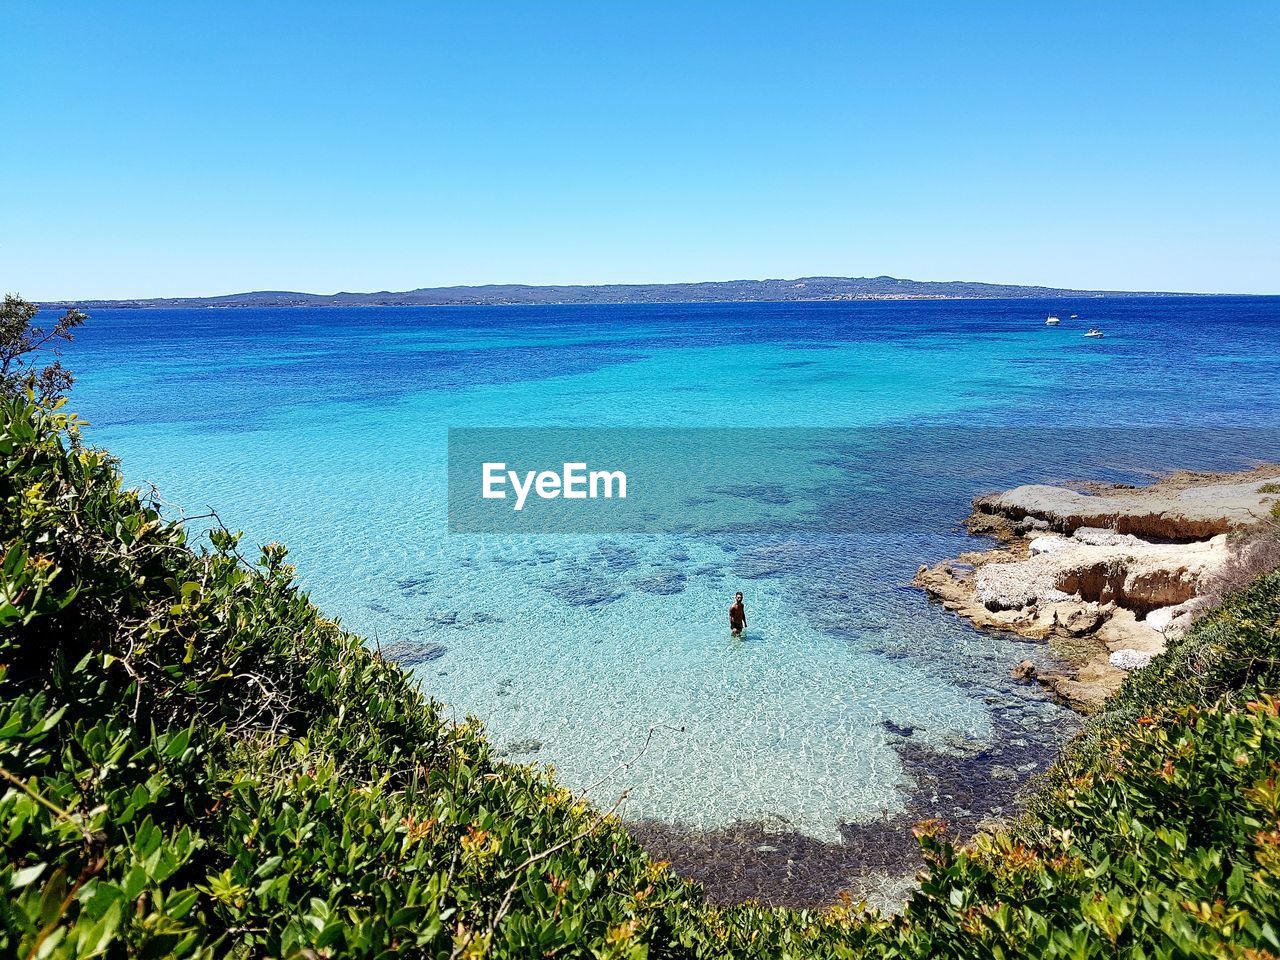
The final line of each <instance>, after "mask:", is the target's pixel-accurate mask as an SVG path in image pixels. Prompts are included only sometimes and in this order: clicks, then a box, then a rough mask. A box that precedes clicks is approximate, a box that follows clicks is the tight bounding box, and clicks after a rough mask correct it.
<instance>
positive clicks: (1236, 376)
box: [68, 298, 1280, 839]
mask: <svg viewBox="0 0 1280 960" xmlns="http://www.w3.org/2000/svg"><path fill="white" fill-rule="evenodd" d="M1050 310H1052V311H1053V312H1056V313H1058V314H1059V315H1061V316H1062V317H1063V318H1064V320H1063V324H1062V326H1061V327H1059V328H1057V329H1054V328H1046V327H1045V326H1044V324H1043V320H1044V317H1045V315H1046V313H1048V312H1049V311H1050ZM1070 313H1079V314H1080V318H1081V319H1080V320H1078V321H1069V320H1067V319H1066V318H1067V316H1068V315H1069V314H1070ZM1087 324H1094V325H1098V326H1101V327H1103V328H1105V330H1106V332H1107V337H1106V338H1105V339H1103V340H1101V341H1090V340H1086V339H1084V338H1083V337H1081V336H1080V334H1081V332H1082V331H1083V329H1084V327H1085V325H1087ZM68 363H69V365H71V366H72V367H73V368H74V369H75V370H76V372H77V373H78V374H79V377H80V381H79V383H78V384H77V386H76V388H75V392H74V402H73V406H74V408H75V409H76V410H77V411H78V412H79V413H80V414H81V415H82V416H83V417H85V418H87V419H88V420H89V421H91V422H92V426H91V428H90V429H89V431H88V434H89V437H90V439H91V440H92V441H93V442H95V443H98V444H101V445H104V446H107V447H109V448H111V449H112V450H113V451H114V452H115V453H116V454H118V455H119V456H120V457H121V458H122V459H123V463H124V469H125V472H126V474H127V476H128V478H129V479H130V480H131V481H132V482H137V483H143V482H149V483H155V484H157V485H158V486H159V488H160V490H161V491H162V493H163V495H164V497H165V498H166V499H167V500H169V501H171V502H173V503H175V504H180V505H182V506H183V507H185V508H186V509H187V510H188V511H189V512H193V513H194V512H201V511H202V510H203V509H204V508H205V506H206V505H212V506H214V507H215V508H216V509H217V510H218V512H219V513H220V514H221V516H222V517H223V518H224V519H225V521H226V522H227V523H228V524H230V525H231V526H233V527H237V528H242V529H244V530H245V531H246V534H247V537H248V539H249V540H250V541H253V542H267V541H270V540H280V541H282V542H284V543H286V544H288V545H289V547H290V549H291V552H292V556H293V559H294V561H295V562H296V563H297V564H298V569H299V576H300V579H301V581H302V583H303V584H304V585H305V587H306V588H307V589H308V590H310V591H311V593H312V596H313V597H314V599H315V600H316V601H317V603H318V604H319V605H320V606H321V607H322V608H323V609H324V610H325V611H326V612H327V613H329V614H330V615H333V616H336V617H339V618H341V619H342V621H343V622H344V623H345V624H346V626H348V627H349V628H351V629H353V630H355V631H357V632H360V633H362V634H364V635H366V636H368V637H370V638H376V642H378V643H380V644H382V645H383V646H388V645H390V644H396V645H397V649H399V650H400V651H402V652H403V651H405V650H406V649H408V650H411V651H414V652H416V656H411V657H410V660H414V661H416V664H417V665H416V666H415V667H414V669H415V670H416V671H417V673H418V675H419V676H420V678H421V681H422V684H423V687H424V688H425V690H426V691H427V692H428V693H429V694H431V695H432V696H433V697H435V698H437V699H439V700H441V701H443V702H444V703H446V704H447V705H448V707H449V709H450V710H451V711H452V712H453V713H454V714H455V715H462V714H467V713H471V714H475V715H477V716H479V717H480V718H482V719H483V720H484V722H485V723H486V725H487V726H488V729H489V731H490V733H491V736H492V738H493V740H494V741H495V743H496V744H497V745H498V746H499V747H500V748H501V749H503V750H504V751H506V753H507V755H508V756H510V757H511V758H512V759H514V760H517V761H520V762H535V761H536V762H544V763H551V764H554V765H555V767H556V768H557V769H558V771H559V772H560V775H561V776H562V777H563V778H564V779H565V781H566V782H567V783H569V784H570V785H572V786H575V787H579V788H581V787H585V786H588V785H590V784H593V783H596V782H597V781H599V780H601V779H602V778H605V777H608V776H609V774H610V772H611V771H615V772H614V775H613V776H612V778H610V779H608V781H607V783H605V784H604V785H602V786H600V787H599V788H597V789H598V791H599V793H600V795H601V797H604V796H605V794H610V795H616V793H617V792H618V791H620V790H621V789H623V788H630V791H631V792H630V796H629V798H628V800H627V802H626V805H625V807H624V808H623V809H624V814H625V815H626V816H628V817H631V818H645V817H651V818H656V819H659V820H662V821H666V822H668V823H673V824H678V825H683V826H687V827H693V828H714V827H720V826H726V825H729V824H732V823H734V822H739V821H759V820H763V821H766V822H768V823H773V824H777V825H779V826H786V827H788V828H790V829H794V830H797V831H801V832H804V833H808V834H810V835H812V836H815V837H820V838H824V839H834V838H836V837H837V836H838V834H837V831H836V828H837V825H838V824H839V823H842V822H857V821H866V820H870V819H874V818H877V817H881V816H884V815H887V814H892V813H895V812H898V811H900V810H902V808H903V803H904V798H905V797H906V796H907V791H908V790H909V788H910V786H911V785H910V783H909V782H908V781H907V780H906V779H905V778H904V774H903V769H902V765H901V762H900V760H899V756H898V754H897V753H896V752H895V750H894V749H893V748H892V746H891V739H890V738H891V736H892V734H891V733H890V727H889V726H888V725H887V724H886V721H888V722H889V724H892V725H897V726H898V727H899V728H901V727H910V728H913V730H914V732H913V733H912V736H913V737H915V738H917V739H919V740H922V741H924V742H925V743H926V744H928V745H930V746H932V747H934V748H936V749H938V750H941V751H944V752H945V751H946V750H949V749H952V748H953V746H954V745H955V744H958V743H960V742H962V741H967V742H969V743H972V742H974V741H979V742H981V741H983V740H984V739H985V738H989V737H991V736H992V731H993V729H994V727H993V718H994V716H995V712H996V711H1006V713H1007V712H1008V711H1013V712H1014V714H1015V715H1016V717H1017V724H1018V726H1019V728H1020V729H1024V730H1025V731H1026V733H1025V736H1027V737H1029V738H1032V739H1035V740H1038V741H1040V742H1042V743H1043V745H1044V750H1045V755H1046V756H1048V755H1049V753H1050V752H1051V751H1052V750H1053V749H1054V748H1055V747H1056V745H1057V744H1058V742H1059V739H1060V738H1061V736H1062V735H1063V732H1064V731H1066V730H1069V729H1070V724H1066V723H1059V722H1058V721H1059V720H1062V719H1064V718H1063V715H1062V713H1061V710H1062V708H1060V707H1058V706H1056V705H1054V704H1052V703H1050V702H1048V701H1047V700H1045V699H1044V698H1043V696H1042V695H1041V694H1040V693H1039V692H1037V691H1036V690H1032V689H1028V688H1023V687H1016V686H1013V685H1012V684H1010V683H1009V681H1008V679H1007V677H1006V676H1005V675H1006V672H1007V670H1008V667H1009V665H1010V664H1011V663H1013V662H1016V661H1017V660H1020V659H1023V658H1025V657H1028V656H1031V657H1032V658H1038V657H1041V656H1043V651H1042V650H1041V649H1040V648H1038V647H1033V646H1029V645H1027V644H1023V643H1019V642H1016V641H1014V640H1012V639H1009V638H1002V637H998V636H987V635H981V634H978V633H976V632H974V631H972V630H970V629H969V628H967V627H966V626H965V625H964V624H963V623H962V622H960V621H959V620H958V619H956V618H954V617H952V616H951V615H948V614H946V613H945V612H944V611H942V610H940V609H939V608H937V607H936V606H933V605H931V604H929V603H928V602H927V601H926V600H925V598H924V597H923V596H921V595H920V594H919V593H918V592H916V591H914V590H913V589H911V588H910V587H909V586H907V584H908V583H909V581H910V579H911V577H912V575H913V573H914V571H915V569H916V567H917V566H918V565H919V564H920V563H921V562H934V561H936V560H938V559H940V558H942V557H944V556H948V555H954V554H955V553H957V552H959V551H961V550H964V549H969V548H972V546H973V544H972V541H968V542H967V541H966V538H965V536H964V535H963V533H962V532H961V531H960V530H959V529H958V527H957V525H958V523H959V522H960V521H961V520H962V518H963V516H964V515H965V513H966V512H967V506H968V502H969V499H970V498H971V497H972V496H973V495H974V494H975V493H978V492H982V491H985V490H989V489H993V488H997V487H1003V486H1008V485H1011V484H1014V483H1018V482H1026V481H1030V480H1061V479H1072V478H1103V479H1129V480H1138V479H1142V478H1144V477H1146V476H1148V475H1149V473H1148V472H1149V471H1151V470H1157V469H1165V468H1170V467H1179V466H1195V467H1240V466H1246V465H1248V464H1249V463H1250V462H1251V461H1253V460H1256V459H1263V458H1265V457H1267V456H1271V457H1276V456H1280V451H1277V450H1275V449H1272V450H1270V451H1266V450H1260V449H1258V446H1259V442H1258V441H1256V439H1250V438H1246V439H1239V438H1237V437H1236V434H1235V433H1233V431H1235V430H1237V429H1238V428H1259V427H1265V428H1270V427H1274V426H1275V425H1276V424H1277V423H1280V397H1278V396H1277V390H1276V386H1277V383H1276V377H1275V371H1276V370H1277V369H1280V367H1278V366H1277V365H1278V364H1280V301H1277V300H1276V299H1261V298H1254V299H1227V298H1214V299H1133V300H1080V301H1074V302H1063V301H1055V302H1044V303H1041V302H1036V301H989V302H975V301H968V302H966V301H958V302H957V301H953V302H914V303H913V302H881V303H847V304H846V303H815V304H799V305H781V304H717V305H691V306H619V307H502V308H497V307H495V308H481V307H476V308H424V309H417V308H392V309H377V308H368V309H361V308H355V309H320V310H313V309H262V310H258V309H253V310H249V309H246V310H203V311H187V310H99V311H96V312H95V314H94V316H93V319H92V320H91V322H90V323H89V325H88V326H86V327H85V329H84V332H83V334H82V335H81V336H80V337H79V338H78V340H77V342H76V344H75V345H74V347H73V349H72V350H71V351H70V352H69V356H68ZM464 425H474V426H480V425H483V426H515V425H568V426H591V427H600V426H684V427H690V426H691V427H708V426H712V427H714V426H723V427H762V428H763V427H815V426H821V427H845V428H849V446H848V447H847V448H844V449H839V450H830V451H825V450H824V451H810V452H809V457H808V458H807V459H806V458H802V463H812V464H815V465H817V464H821V465H822V467H823V469H825V470H828V471H830V472H832V473H833V474H834V475H836V476H837V477H839V478H840V479H839V480H838V481H837V482H834V483H832V484H831V486H830V489H829V491H828V494H829V501H828V502H826V503H824V504H823V506H822V509H823V510H825V511H827V514H828V516H829V517H830V518H832V520H833V522H832V523H831V524H830V526H829V529H828V532H827V533H826V534H822V535H819V534H815V533H812V532H809V533H794V532H789V531H788V530H787V529H785V528H779V529H777V530H766V531H764V532H760V531H756V532H754V533H752V534H750V535H735V534H733V533H732V532H728V533H726V532H724V531H716V532H710V531H709V532H707V533H706V534H705V535H699V534H697V533H694V534H684V535H680V536H649V535H646V536H640V535H621V534H619V535H615V536H607V535H601V536H589V537H588V536H580V537H572V538H566V537H534V536H527V537H519V538H516V537H500V536H484V537H478V536H463V535H448V534H447V533H446V529H445V470H444V466H445V464H444V457H445V431H446V428H447V427H449V426H464ZM1134 425H1144V426H1148V427H1152V428H1154V433H1153V434H1152V435H1151V436H1146V437H1144V438H1143V439H1142V440H1141V441H1140V442H1137V441H1135V440H1134V439H1133V435H1132V433H1131V428H1132V427H1133V426H1134ZM1205 427H1210V428H1213V432H1212V434H1211V436H1213V437H1217V438H1219V440H1220V442H1209V443H1206V442H1205V439H1204V436H1205V434H1204V428H1205ZM1152 436H1154V437H1155V438H1156V439H1155V440H1152V439H1151V437H1152ZM804 468H807V467H803V466H802V469H804ZM735 590H742V591H743V592H744V593H745V594H746V595H747V604H748V611H749V615H750V624H751V625H750V629H749V630H748V632H747V636H746V638H745V640H743V641H737V640H734V639H732V638H731V637H730V636H729V635H728V630H727V626H726V614H725V611H726V608H727V606H728V603H729V601H730V598H731V596H732V594H733V592H734V591H735ZM371 642H374V641H373V639H371ZM406 645H408V646H406ZM651 730H652V731H653V732H652V736H650V731H651ZM646 742H648V744H649V746H648V749H647V750H645V751H643V755H641V756H639V758H638V759H636V755H637V754H638V753H640V752H641V749H642V747H643V746H644V744H645V743H646ZM632 760H634V762H633V763H632V764H631V765H630V766H628V767H625V769H621V770H616V768H618V765H619V764H622V763H626V762H629V761H632Z"/></svg>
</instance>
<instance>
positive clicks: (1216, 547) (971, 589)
mask: <svg viewBox="0 0 1280 960" xmlns="http://www.w3.org/2000/svg"><path fill="white" fill-rule="evenodd" d="M1278 476H1280V468H1277V467H1263V468H1258V469H1256V470H1251V471H1248V472H1246V473H1241V474H1189V473H1181V474H1174V475H1173V476H1170V477H1167V478H1165V479H1164V480H1161V481H1159V482H1157V483H1154V484H1152V485H1151V486H1149V487H1140V488H1138V487H1127V486H1111V487H1102V486H1094V487H1089V488H1084V489H1081V490H1077V489H1071V488H1067V487H1052V486H1044V485H1039V484H1037V485H1031V486H1024V487H1017V488H1016V489H1014V490H1010V491H1008V492H1007V493H1002V494H997V495H994V496H989V497H981V498H979V499H977V500H975V501H974V505H973V507H974V509H973V513H972V515H971V516H970V518H969V529H970V531H971V532H973V533H975V534H979V535H988V536H995V537H997V538H998V539H999V540H1001V541H1002V545H1001V546H1000V547H998V548H996V549H993V550H987V551H979V552H974V553H966V554H964V555H962V556H961V557H959V558H958V559H956V560H948V561H944V562H943V563H940V564H938V565H936V566H934V567H928V566H922V567H921V568H920V570H919V572H918V573H917V575H916V581H915V582H916V584H917V585H918V586H920V587H922V588H923V589H924V590H925V591H927V592H928V593H929V594H930V596H932V597H934V598H935V599H937V600H939V601H940V602H941V603H942V604H943V605H944V606H946V607H947V608H948V609H950V610H953V611H955V612H956V613H958V614H960V615H961V616H963V617H965V618H966V619H968V620H970V621H971V622H972V623H974V624H975V625H976V626H978V627H981V628H985V629H997V630H1008V631H1011V632H1014V633H1017V634H1019V635H1021V636H1023V637H1026V638H1028V639H1031V640H1040V641H1046V642H1049V643H1050V644H1052V645H1053V646H1054V648H1055V650H1056V651H1057V652H1059V654H1060V655H1061V657H1062V658H1063V660H1064V662H1065V664H1066V666H1065V667H1064V668H1063V669H1062V670H1060V671H1056V672H1054V671H1049V672H1044V671H1041V672H1037V671H1036V670H1035V669H1034V668H1030V669H1026V668H1027V667H1029V664H1026V663H1024V664H1019V665H1018V666H1016V667H1015V668H1014V671H1013V672H1014V675H1015V677H1018V678H1019V679H1026V680H1032V679H1034V680H1036V681H1038V682H1040V683H1042V684H1044V685H1045V686H1047V687H1049V688H1051V689H1053V690H1054V691H1055V692H1056V693H1057V694H1058V695H1059V696H1061V697H1062V698H1063V699H1065V700H1067V701H1068V702H1069V703H1071V704H1072V705H1074V706H1076V707H1077V708H1079V709H1082V710H1092V709H1096V708H1097V707H1098V706H1100V705H1101V703H1102V702H1103V701H1104V700H1105V699H1106V697H1107V696H1109V695H1110V694H1111V693H1112V692H1113V691H1114V690H1115V689H1116V688H1117V687H1118V686H1119V684H1120V682H1121V681H1122V680H1123V679H1124V676H1125V674H1126V673H1127V672H1128V671H1130V670H1134V669H1138V668H1140V667H1142V666H1145V664H1146V663H1147V662H1148V661H1149V660H1150V659H1151V658H1152V657H1153V656H1154V655H1155V654H1157V653H1159V652H1161V651H1162V650H1163V649H1164V646H1165V641H1166V639H1167V638H1168V637H1170V636H1173V635H1176V634H1178V633H1180V632H1181V631H1183V630H1185V629H1186V627H1187V626H1188V625H1189V624H1190V622H1191V617H1192V613H1193V610H1194V608H1195V605H1196V599H1197V598H1198V597H1199V596H1200V595H1201V594H1202V593H1203V592H1204V590H1205V588H1206V586H1207V584H1208V583H1209V582H1210V581H1211V579H1212V578H1213V576H1214V575H1215V573H1216V572H1217V571H1218V570H1219V569H1220V568H1221V567H1222V565H1223V564H1224V563H1226V561H1227V560H1228V558H1229V557H1230V555H1231V547H1230V545H1229V537H1228V535H1229V534H1230V533H1232V532H1234V531H1238V530H1241V529H1243V528H1245V527H1248V526H1251V525H1252V524H1254V523H1257V522H1258V521H1259V520H1261V519H1262V518H1263V517H1265V516H1267V514H1268V512H1269V511H1270V509H1271V505H1272V504H1273V503H1274V502H1276V500H1277V499H1280V497H1278V496H1277V495H1276V494H1275V493H1271V492H1267V491H1270V490H1273V489H1275V488H1274V486H1272V485H1271V484H1270V481H1272V480H1273V479H1274V478H1275V477H1278ZM1263 488H1265V490H1264V489H1263Z"/></svg>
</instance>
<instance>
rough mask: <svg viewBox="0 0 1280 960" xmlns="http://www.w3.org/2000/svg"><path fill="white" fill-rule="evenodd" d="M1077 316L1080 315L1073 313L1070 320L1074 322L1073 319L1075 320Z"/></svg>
mask: <svg viewBox="0 0 1280 960" xmlns="http://www.w3.org/2000/svg"><path fill="white" fill-rule="evenodd" d="M1078 316H1080V314H1078V313H1073V314H1072V315H1071V319H1072V320H1074V319H1075V318H1076V317H1078Z"/></svg>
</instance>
